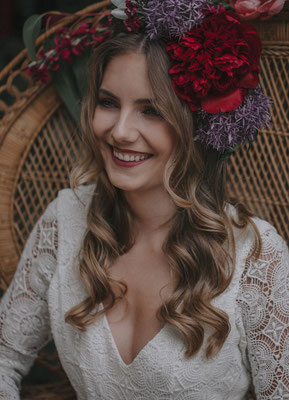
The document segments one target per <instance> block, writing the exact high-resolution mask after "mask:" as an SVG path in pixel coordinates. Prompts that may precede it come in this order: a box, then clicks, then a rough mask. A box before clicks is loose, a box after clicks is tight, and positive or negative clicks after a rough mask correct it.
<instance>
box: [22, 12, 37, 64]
mask: <svg viewBox="0 0 289 400" xmlns="http://www.w3.org/2000/svg"><path fill="white" fill-rule="evenodd" d="M41 19H42V16H41V15H31V17H29V18H28V19H27V20H26V21H25V23H24V26H23V41H24V44H25V47H26V49H27V51H28V54H29V57H30V58H31V60H32V61H35V60H36V48H35V42H36V39H37V38H38V36H39V34H40V31H41Z"/></svg>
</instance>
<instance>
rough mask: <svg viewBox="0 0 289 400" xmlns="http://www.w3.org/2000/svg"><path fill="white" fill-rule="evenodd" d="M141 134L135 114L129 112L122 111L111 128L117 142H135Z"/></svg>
mask: <svg viewBox="0 0 289 400" xmlns="http://www.w3.org/2000/svg"><path fill="white" fill-rule="evenodd" d="M138 135H139V131H138V128H137V126H136V124H135V121H134V118H133V115H131V114H130V113H129V112H126V111H124V112H120V113H119V114H118V118H117V119H116V120H115V122H114V125H113V127H112V129H111V136H112V138H113V139H114V140H115V142H135V141H136V139H137V137H138Z"/></svg>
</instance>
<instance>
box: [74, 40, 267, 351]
mask: <svg viewBox="0 0 289 400" xmlns="http://www.w3.org/2000/svg"><path fill="white" fill-rule="evenodd" d="M135 52H139V53H143V54H145V55H146V59H147V63H148V73H149V81H150V84H151V87H152V91H153V94H154V96H155V99H156V106H157V108H158V110H159V111H160V112H161V114H162V116H163V117H164V118H165V119H166V120H167V121H168V122H169V123H170V124H171V125H172V126H173V127H174V129H175V131H176V134H177V136H178V141H177V145H176V147H175V149H174V152H173V154H172V155H171V157H170V159H169V161H168V163H167V165H166V168H165V172H164V186H165V188H166V190H167V192H168V193H169V195H170V196H171V198H172V199H173V201H174V203H175V204H176V206H177V212H176V214H175V216H174V217H173V221H172V227H171V229H170V232H169V234H168V237H167V240H166V242H165V243H164V245H163V251H164V253H165V254H166V255H167V259H168V262H169V265H170V267H171V269H172V271H173V273H174V274H175V276H176V277H177V284H176V287H175V290H174V292H173V293H172V294H171V296H170V298H169V299H168V300H167V301H166V302H165V303H164V304H163V305H162V306H161V307H160V309H159V310H158V313H157V317H158V318H159V320H160V321H162V322H164V323H165V322H168V323H170V324H171V325H173V326H175V327H176V328H177V329H178V330H179V331H180V332H181V333H182V334H183V336H184V338H185V340H186V343H187V351H186V353H185V356H186V357H192V356H193V355H194V354H196V353H197V352H198V351H199V349H200V347H201V346H202V344H203V341H204V324H207V325H209V326H211V327H212V328H213V333H212V334H211V336H210V337H209V338H208V341H207V346H206V356H207V357H208V358H209V357H212V356H214V355H215V354H216V353H217V352H218V351H219V350H220V349H221V347H222V345H223V343H224V341H225V339H226V337H227V335H228V333H229V330H230V324H229V318H228V315H227V314H226V313H225V312H224V311H222V310H220V309H218V308H216V307H214V306H213V305H212V300H213V299H214V298H215V297H216V296H218V295H220V294H221V293H222V292H223V291H224V290H225V289H226V288H227V287H228V286H229V284H230V282H231V279H232V276H233V273H234V266H235V262H236V251H235V239H234V235H233V229H232V226H235V227H237V228H239V229H241V230H242V231H245V230H246V228H247V226H248V225H250V226H251V227H252V228H253V231H254V235H255V242H254V247H253V250H252V252H251V254H250V255H249V256H248V258H250V257H253V256H254V257H255V258H258V257H259V254H260V251H261V237H260V234H259V232H258V229H257V227H256V225H255V224H254V222H253V221H252V220H251V218H250V217H252V216H253V214H252V213H250V212H249V211H248V210H247V209H246V207H245V206H244V205H243V204H240V203H238V202H237V201H235V200H234V199H232V198H230V199H229V198H228V195H227V191H226V162H224V161H220V155H219V154H218V152H217V151H216V150H205V149H204V148H203V147H202V145H201V144H200V143H198V142H195V141H194V140H193V125H194V123H193V115H192V112H191V111H190V109H189V107H188V106H187V104H185V103H184V102H183V101H182V100H181V99H179V98H178V96H177V95H176V94H175V92H174V90H173V87H172V83H171V80H170V78H169V76H168V73H167V71H168V68H169V65H170V61H169V58H168V56H167V53H166V51H165V48H164V46H163V44H162V43H161V42H160V41H149V40H147V39H146V38H145V37H144V36H142V35H140V34H137V35H136V34H119V35H117V36H116V37H114V38H112V39H109V40H107V41H106V42H104V43H103V44H101V45H100V46H99V47H98V48H97V49H96V50H95V52H94V54H93V56H92V58H91V60H90V65H89V68H90V84H89V89H88V93H87V95H86V97H85V99H84V101H83V108H82V118H81V123H82V132H83V137H82V139H83V153H82V155H81V157H80V158H79V159H78V160H77V162H76V164H75V166H74V168H73V170H72V171H71V175H70V182H71V187H72V188H73V189H74V188H76V187H77V186H79V185H82V184H90V183H95V184H96V187H95V191H94V196H93V201H92V202H91V204H90V206H89V210H88V216H87V226H88V230H87V233H86V235H85V238H84V241H83V247H82V251H81V257H80V274H81V277H82V279H83V281H84V283H85V285H86V288H87V290H88V293H89V296H88V297H87V299H86V300H84V301H83V302H81V303H80V304H78V305H76V306H74V307H73V308H72V309H71V310H70V311H69V312H68V313H67V315H66V322H68V323H70V324H71V325H73V326H75V327H77V328H79V329H80V330H85V329H86V327H87V326H88V325H89V324H92V323H93V322H94V321H95V320H96V319H97V318H98V317H99V316H100V315H101V314H103V313H105V312H106V311H107V310H108V309H110V308H112V307H113V306H114V304H115V303H116V302H117V301H118V300H119V299H121V298H123V297H124V296H125V293H126V290H127V287H126V285H125V283H123V282H120V281H115V280H113V279H112V278H111V277H110V276H109V274H108V269H109V266H110V265H111V264H112V263H113V261H114V260H115V259H116V258H117V257H119V256H120V255H121V254H124V253H126V252H127V251H129V249H130V248H131V247H132V246H133V238H132V237H131V227H132V221H133V215H132V212H131V210H130V207H129V205H128V203H127V202H126V200H125V198H124V196H123V193H122V192H121V190H119V189H118V188H116V187H114V186H113V185H112V184H111V183H110V182H109V180H108V177H107V175H106V172H105V170H104V166H103V161H102V157H101V154H100V151H99V149H98V146H97V139H96V137H95V135H94V133H93V129H92V120H93V115H94V111H95V107H96V104H97V99H98V91H99V88H100V85H101V82H102V78H103V75H104V71H105V68H106V66H107V65H108V63H109V62H110V61H111V60H112V59H113V58H115V57H117V56H118V55H121V54H127V53H135ZM226 202H227V203H231V204H233V205H234V206H235V207H236V209H237V214H238V221H235V220H234V219H232V218H231V217H230V216H228V215H227V213H226V212H225V206H226ZM229 243H231V246H232V247H231V249H232V251H231V252H230V251H229ZM226 247H227V249H226ZM231 253H232V255H231ZM113 286H114V287H118V288H119V289H120V293H121V294H120V295H119V296H118V297H117V296H116V295H115V293H114V290H113V289H112V287H113ZM104 299H110V302H109V303H108V305H107V306H106V307H104V309H103V310H100V311H98V310H97V307H96V306H97V305H98V304H100V303H101V302H102V301H103V300H104Z"/></svg>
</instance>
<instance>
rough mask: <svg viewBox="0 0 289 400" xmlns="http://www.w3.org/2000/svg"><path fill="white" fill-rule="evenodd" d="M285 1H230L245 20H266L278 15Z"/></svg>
mask: <svg viewBox="0 0 289 400" xmlns="http://www.w3.org/2000/svg"><path fill="white" fill-rule="evenodd" d="M284 3H285V0H230V5H231V7H232V8H234V10H235V11H236V13H237V14H239V15H240V17H241V18H243V19H247V20H249V19H255V18H259V19H261V20H266V19H269V18H271V17H272V16H273V15H275V14H278V13H279V12H280V11H281V10H282V8H283V6H284Z"/></svg>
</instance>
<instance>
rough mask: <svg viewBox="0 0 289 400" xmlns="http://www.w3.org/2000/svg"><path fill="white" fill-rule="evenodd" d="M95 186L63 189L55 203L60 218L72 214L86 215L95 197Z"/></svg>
mask: <svg viewBox="0 0 289 400" xmlns="http://www.w3.org/2000/svg"><path fill="white" fill-rule="evenodd" d="M94 189H95V184H92V185H80V186H78V187H77V188H75V189H71V188H65V189H61V190H60V191H59V192H58V194H57V197H56V199H55V200H54V202H56V207H57V214H58V216H62V215H67V214H70V213H76V214H78V213H83V212H84V213H86V212H87V209H88V206H89V205H90V203H91V200H92V197H93V195H94Z"/></svg>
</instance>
